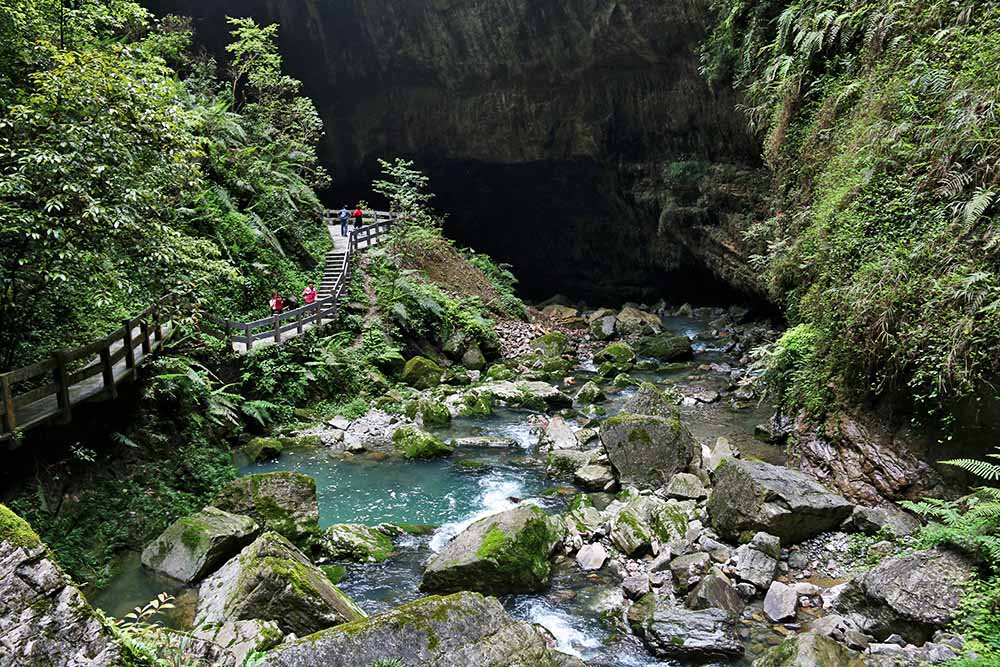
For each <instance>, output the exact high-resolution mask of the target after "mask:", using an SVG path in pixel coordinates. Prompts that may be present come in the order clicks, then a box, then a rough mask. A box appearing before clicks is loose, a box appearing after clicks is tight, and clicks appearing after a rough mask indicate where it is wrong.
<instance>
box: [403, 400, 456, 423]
mask: <svg viewBox="0 0 1000 667" xmlns="http://www.w3.org/2000/svg"><path fill="white" fill-rule="evenodd" d="M403 412H404V413H405V414H406V416H407V417H409V418H410V419H417V418H418V417H419V418H420V423H421V424H423V425H424V426H425V427H430V428H435V427H440V426H447V425H448V424H450V423H451V413H450V412H449V411H448V407H447V406H446V405H445V404H444V403H442V402H440V401H436V400H434V399H432V398H426V397H422V398H418V399H417V400H415V401H409V402H407V403H406V407H405V408H404V409H403Z"/></svg>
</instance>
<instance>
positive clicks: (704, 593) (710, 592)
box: [687, 570, 745, 617]
mask: <svg viewBox="0 0 1000 667" xmlns="http://www.w3.org/2000/svg"><path fill="white" fill-rule="evenodd" d="M687 606H688V607H690V608H691V609H708V608H710V607H716V608H718V609H722V610H724V611H726V612H728V613H729V614H730V615H731V616H733V617H737V616H739V615H740V614H741V613H742V612H743V607H744V606H745V604H744V602H743V598H741V597H740V595H739V593H737V592H736V587H735V586H733V582H732V581H730V580H729V578H728V577H726V576H725V575H724V574H722V573H721V572H719V571H717V570H713V571H712V572H709V573H708V574H707V575H705V576H704V577H702V578H701V581H699V582H698V585H697V586H695V587H694V588H693V589H691V592H690V593H688V596H687Z"/></svg>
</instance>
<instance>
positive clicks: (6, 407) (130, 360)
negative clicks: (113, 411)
mask: <svg viewBox="0 0 1000 667" xmlns="http://www.w3.org/2000/svg"><path fill="white" fill-rule="evenodd" d="M172 303H173V298H172V297H167V298H164V299H161V300H160V301H159V302H158V303H156V304H154V305H152V306H150V307H149V308H147V309H145V310H144V311H142V312H141V313H139V314H138V315H136V316H135V317H133V318H131V319H128V320H125V321H124V322H122V326H121V328H120V329H118V330H116V331H114V332H112V333H111V334H110V335H108V336H106V337H104V338H102V339H100V340H97V341H94V342H93V343H90V344H89V345H84V346H83V347H79V348H77V349H75V350H68V351H60V352H56V353H55V354H53V355H52V357H51V358H49V359H46V360H45V361H40V362H38V363H35V364H32V365H30V366H25V367H24V368H18V369H15V370H12V371H9V372H7V373H2V374H0V426H2V428H0V441H3V440H7V439H9V438H12V437H14V436H15V435H16V434H17V433H18V432H20V431H23V430H26V429H28V428H31V427H32V426H35V425H37V424H39V423H41V422H43V421H46V420H48V419H53V418H57V419H58V420H59V421H61V422H63V423H66V422H69V421H70V419H71V418H72V410H73V406H74V405H76V404H77V403H80V402H82V401H85V400H88V399H91V398H94V397H97V396H107V397H109V398H115V397H117V395H118V385H119V384H120V383H121V382H124V381H125V380H128V379H131V378H134V377H135V376H136V374H137V372H138V369H139V367H140V366H142V365H143V363H145V361H146V360H147V359H148V358H150V357H151V356H152V355H153V354H155V353H156V352H158V351H159V350H160V348H161V347H162V346H163V344H164V341H165V340H166V339H167V338H169V336H170V333H171V329H170V328H169V327H165V321H164V319H163V318H164V311H165V309H166V308H168V307H169V306H170V305H171V304H172Z"/></svg>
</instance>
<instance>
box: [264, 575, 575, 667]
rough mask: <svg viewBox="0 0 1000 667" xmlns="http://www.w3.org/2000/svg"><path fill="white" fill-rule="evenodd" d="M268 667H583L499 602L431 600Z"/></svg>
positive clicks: (312, 643) (293, 645) (327, 637)
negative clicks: (378, 666) (389, 666)
mask: <svg viewBox="0 0 1000 667" xmlns="http://www.w3.org/2000/svg"><path fill="white" fill-rule="evenodd" d="M265 660H266V662H265V664H266V665H267V666H268V667H305V666H306V665H317V666H318V665H322V666H323V667H371V666H372V665H376V664H400V665H408V666H410V667H473V666H474V667H585V666H584V664H583V663H582V662H581V661H579V660H577V659H576V658H573V657H571V656H568V655H565V654H563V653H559V652H558V651H556V650H554V649H551V648H549V645H548V643H547V642H546V641H545V639H544V638H543V637H542V635H541V634H540V633H539V632H537V631H536V630H535V628H533V627H532V626H531V624H529V623H525V622H522V621H515V620H514V619H512V618H510V616H508V615H507V612H506V611H504V608H503V605H501V604H500V602H499V601H498V600H497V599H496V598H491V597H484V596H482V595H479V594H478V593H469V592H461V593H455V594H454V595H449V596H447V597H442V596H436V595H435V596H431V597H426V598H422V599H420V600H417V601H415V602H410V603H409V604H404V605H402V606H400V607H397V608H395V609H391V610H389V611H386V612H384V613H382V614H378V615H377V616H373V617H371V618H369V619H365V620H362V621H356V622H354V623H350V624H347V625H341V626H338V627H335V628H331V629H329V630H324V631H322V632H319V633H316V634H314V635H311V636H309V637H303V638H302V639H299V640H297V641H293V642H289V643H286V644H283V645H281V646H279V647H278V648H276V649H274V650H272V651H271V652H269V653H268V654H267V656H266V659H265Z"/></svg>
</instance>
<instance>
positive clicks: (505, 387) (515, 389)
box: [479, 380, 573, 410]
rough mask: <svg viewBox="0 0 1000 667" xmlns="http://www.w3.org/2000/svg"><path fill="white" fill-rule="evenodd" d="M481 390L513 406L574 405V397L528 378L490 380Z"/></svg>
mask: <svg viewBox="0 0 1000 667" xmlns="http://www.w3.org/2000/svg"><path fill="white" fill-rule="evenodd" d="M479 391H480V392H481V393H486V394H489V395H490V396H492V397H493V398H494V399H495V400H497V401H499V402H501V403H503V404H505V405H507V406H509V407H512V408H529V409H533V410H545V409H553V410H559V409H562V408H571V407H573V399H572V398H570V397H569V396H567V395H566V394H564V393H563V392H561V391H559V389H558V388H556V387H554V386H552V385H551V384H548V383H546V382H536V381H526V380H521V381H516V382H513V381H499V382H489V383H487V384H484V385H482V386H481V387H480V388H479Z"/></svg>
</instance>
